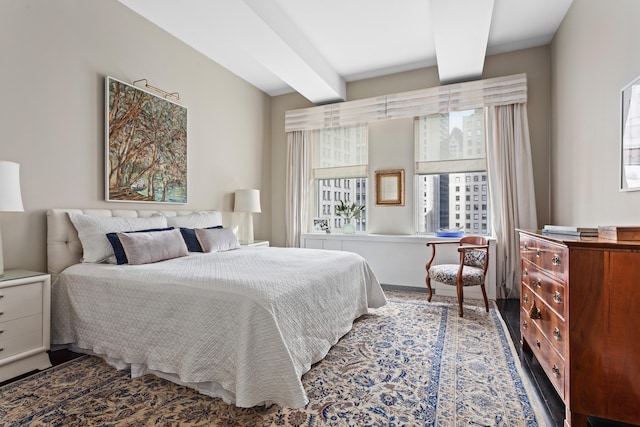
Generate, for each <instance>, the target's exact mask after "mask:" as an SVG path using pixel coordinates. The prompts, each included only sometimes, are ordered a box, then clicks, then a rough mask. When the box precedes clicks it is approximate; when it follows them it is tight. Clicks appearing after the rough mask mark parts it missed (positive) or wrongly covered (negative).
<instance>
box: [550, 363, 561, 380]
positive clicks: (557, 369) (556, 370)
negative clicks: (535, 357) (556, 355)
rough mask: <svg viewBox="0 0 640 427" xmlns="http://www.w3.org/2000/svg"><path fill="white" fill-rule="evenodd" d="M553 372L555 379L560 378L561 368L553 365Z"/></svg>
mask: <svg viewBox="0 0 640 427" xmlns="http://www.w3.org/2000/svg"><path fill="white" fill-rule="evenodd" d="M551 371H552V372H553V376H554V377H556V378H560V368H558V365H553V368H551Z"/></svg>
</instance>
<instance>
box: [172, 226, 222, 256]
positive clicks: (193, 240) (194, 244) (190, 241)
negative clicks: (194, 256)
mask: <svg viewBox="0 0 640 427" xmlns="http://www.w3.org/2000/svg"><path fill="white" fill-rule="evenodd" d="M206 228H222V226H221V225H216V226H214V227H206ZM180 233H182V238H183V239H184V242H185V243H186V244H187V250H188V251H189V252H202V246H200V242H199V241H198V238H197V237H196V229H195V228H183V227H180Z"/></svg>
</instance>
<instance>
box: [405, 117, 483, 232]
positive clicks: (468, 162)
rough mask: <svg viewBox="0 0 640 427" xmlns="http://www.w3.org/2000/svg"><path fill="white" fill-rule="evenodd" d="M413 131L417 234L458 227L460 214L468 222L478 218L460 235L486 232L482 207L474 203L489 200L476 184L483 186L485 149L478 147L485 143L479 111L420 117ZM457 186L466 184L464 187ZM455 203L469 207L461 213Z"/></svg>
mask: <svg viewBox="0 0 640 427" xmlns="http://www.w3.org/2000/svg"><path fill="white" fill-rule="evenodd" d="M415 126H416V132H415V135H416V136H415V138H416V140H415V156H416V157H415V161H416V179H417V181H418V182H419V183H420V184H421V185H420V186H416V188H417V189H418V188H419V191H418V190H416V192H415V195H416V213H417V215H416V217H417V221H416V222H417V224H416V231H417V232H418V233H434V232H436V231H438V230H439V229H447V228H452V227H454V226H455V227H459V226H460V223H459V221H456V220H459V212H460V211H461V210H465V211H466V212H467V219H468V220H469V216H470V215H471V212H473V216H474V219H478V218H482V219H479V220H478V222H477V223H476V222H470V221H468V222H465V223H462V226H463V227H464V228H465V231H468V232H473V231H479V230H480V229H481V230H482V232H483V233H486V232H488V230H489V229H490V227H489V226H488V224H489V221H490V216H489V212H488V210H487V204H486V203H484V204H482V205H479V204H478V203H477V202H479V201H480V199H481V200H482V201H483V202H486V200H487V199H486V196H487V194H488V193H487V188H486V187H487V186H486V184H483V185H482V186H480V184H479V182H481V181H482V182H486V181H487V177H486V169H487V165H486V154H485V149H484V144H482V143H481V144H478V141H481V142H484V111H483V109H481V108H479V109H475V110H466V111H456V112H449V113H445V114H432V115H429V116H423V117H419V118H417V119H416V121H415ZM467 135H468V136H469V137H471V138H467V137H466V136H467ZM423 183H426V184H427V187H426V188H425V187H424V186H422V184H423ZM458 183H465V184H464V187H463V186H461V185H459V184H458ZM481 188H482V191H480V190H481ZM456 193H457V194H456ZM460 194H464V198H462V197H460ZM472 196H473V197H472ZM460 200H465V201H467V202H470V203H465V206H464V208H461V207H460V204H459V201H460ZM472 203H473V207H472ZM480 206H482V208H483V209H482V210H481V209H480ZM425 208H426V209H425ZM456 215H458V216H456Z"/></svg>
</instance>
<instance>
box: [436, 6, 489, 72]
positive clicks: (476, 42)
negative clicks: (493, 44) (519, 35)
mask: <svg viewBox="0 0 640 427" xmlns="http://www.w3.org/2000/svg"><path fill="white" fill-rule="evenodd" d="M493 2H494V0H431V19H432V22H431V26H432V28H433V38H434V42H435V46H436V57H437V63H438V75H439V76H440V83H441V84H448V83H455V82H461V81H467V80H475V79H479V78H480V77H481V76H482V69H483V68H484V58H485V54H486V51H487V42H488V40H489V30H490V28H491V17H492V15H493Z"/></svg>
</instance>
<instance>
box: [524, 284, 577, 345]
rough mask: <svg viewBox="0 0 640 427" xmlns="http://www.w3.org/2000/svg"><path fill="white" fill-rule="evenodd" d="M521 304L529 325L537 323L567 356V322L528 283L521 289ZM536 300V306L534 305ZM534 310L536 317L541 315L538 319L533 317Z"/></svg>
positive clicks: (547, 337)
mask: <svg viewBox="0 0 640 427" xmlns="http://www.w3.org/2000/svg"><path fill="white" fill-rule="evenodd" d="M520 298H521V302H520V304H521V306H522V310H523V313H525V314H526V318H524V319H523V320H526V321H527V323H528V324H529V325H531V324H532V323H535V324H536V326H537V327H538V329H539V330H540V331H541V332H542V334H543V335H544V336H545V338H546V339H547V340H548V341H549V343H550V344H551V346H552V347H553V348H555V349H556V351H557V352H558V353H559V354H560V355H561V356H563V357H564V356H565V355H566V354H567V353H566V337H567V335H566V332H567V327H566V323H565V322H564V320H563V319H562V318H560V317H559V316H558V315H557V314H556V313H555V312H553V311H552V310H551V309H550V308H549V307H548V306H547V304H545V303H544V302H543V301H542V300H540V299H539V298H537V297H536V295H535V293H534V292H533V291H532V290H531V289H530V288H529V287H528V286H526V285H522V289H521V291H520ZM534 302H535V307H534ZM532 310H533V311H534V312H535V313H534V317H537V316H540V317H539V318H537V319H534V318H532V317H531V313H532Z"/></svg>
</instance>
